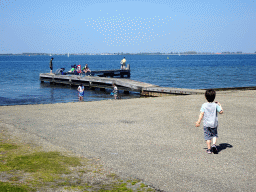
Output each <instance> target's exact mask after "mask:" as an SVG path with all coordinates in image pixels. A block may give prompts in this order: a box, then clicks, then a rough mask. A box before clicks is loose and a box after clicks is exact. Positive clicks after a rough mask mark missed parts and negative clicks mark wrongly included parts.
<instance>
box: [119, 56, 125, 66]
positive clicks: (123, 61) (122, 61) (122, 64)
mask: <svg viewBox="0 0 256 192" xmlns="http://www.w3.org/2000/svg"><path fill="white" fill-rule="evenodd" d="M120 64H121V69H125V64H126V59H125V57H124V58H123V59H122V60H121V62H120Z"/></svg>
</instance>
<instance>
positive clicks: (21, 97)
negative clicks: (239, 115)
mask: <svg viewBox="0 0 256 192" xmlns="http://www.w3.org/2000/svg"><path fill="white" fill-rule="evenodd" d="M53 57H54V60H53V71H56V70H57V69H58V68H62V67H64V68H65V69H66V70H65V71H68V70H69V69H70V66H71V65H73V64H79V63H80V64H81V65H82V66H84V65H85V63H87V64H88V65H89V67H90V69H91V70H104V69H118V68H120V60H121V59H122V58H123V56H120V55H119V56H112V55H111V56H96V55H92V56H70V57H67V56H53ZM125 57H126V59H127V63H128V64H130V66H131V79H133V80H137V81H142V82H147V83H152V84H155V85H160V86H164V87H179V88H192V89H205V88H220V87H246V86H256V55H190V56H185V55H181V56H178V55H172V56H167V55H166V56H163V55H157V56H148V55H142V56H141V55H125ZM167 57H169V59H168V58H167ZM50 58H51V57H50V56H0V105H21V104H42V103H43V104H44V103H60V102H63V103H64V102H78V93H77V90H76V87H69V86H63V85H50V84H49V83H44V84H41V83H40V81H39V74H40V73H48V72H49V61H50ZM110 91H111V90H107V91H106V92H102V91H99V90H94V91H92V90H86V91H85V96H84V100H85V101H94V100H102V99H112V98H113V96H110ZM133 97H139V95H138V94H136V93H132V94H130V95H123V96H122V98H124V99H127V98H133Z"/></svg>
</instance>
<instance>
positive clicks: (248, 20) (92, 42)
mask: <svg viewBox="0 0 256 192" xmlns="http://www.w3.org/2000/svg"><path fill="white" fill-rule="evenodd" d="M186 51H197V52H215V53H218V52H225V51H230V52H237V51H242V52H244V53H254V52H255V51H256V0H214V1H213V0H16V1H15V0H0V54H4V53H13V54H17V53H52V54H63V53H121V52H124V53H139V52H163V53H170V52H186Z"/></svg>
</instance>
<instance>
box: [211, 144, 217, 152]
mask: <svg viewBox="0 0 256 192" xmlns="http://www.w3.org/2000/svg"><path fill="white" fill-rule="evenodd" d="M212 152H213V153H214V154H218V149H217V147H216V145H214V144H213V145H212Z"/></svg>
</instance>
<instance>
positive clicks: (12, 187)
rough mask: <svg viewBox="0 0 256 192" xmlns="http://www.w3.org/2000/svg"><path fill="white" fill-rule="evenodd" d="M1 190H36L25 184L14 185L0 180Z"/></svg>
mask: <svg viewBox="0 0 256 192" xmlns="http://www.w3.org/2000/svg"><path fill="white" fill-rule="evenodd" d="M0 191H8V192H26V191H34V190H33V189H31V188H28V187H24V186H16V185H12V184H10V183H8V182H1V181H0Z"/></svg>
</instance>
